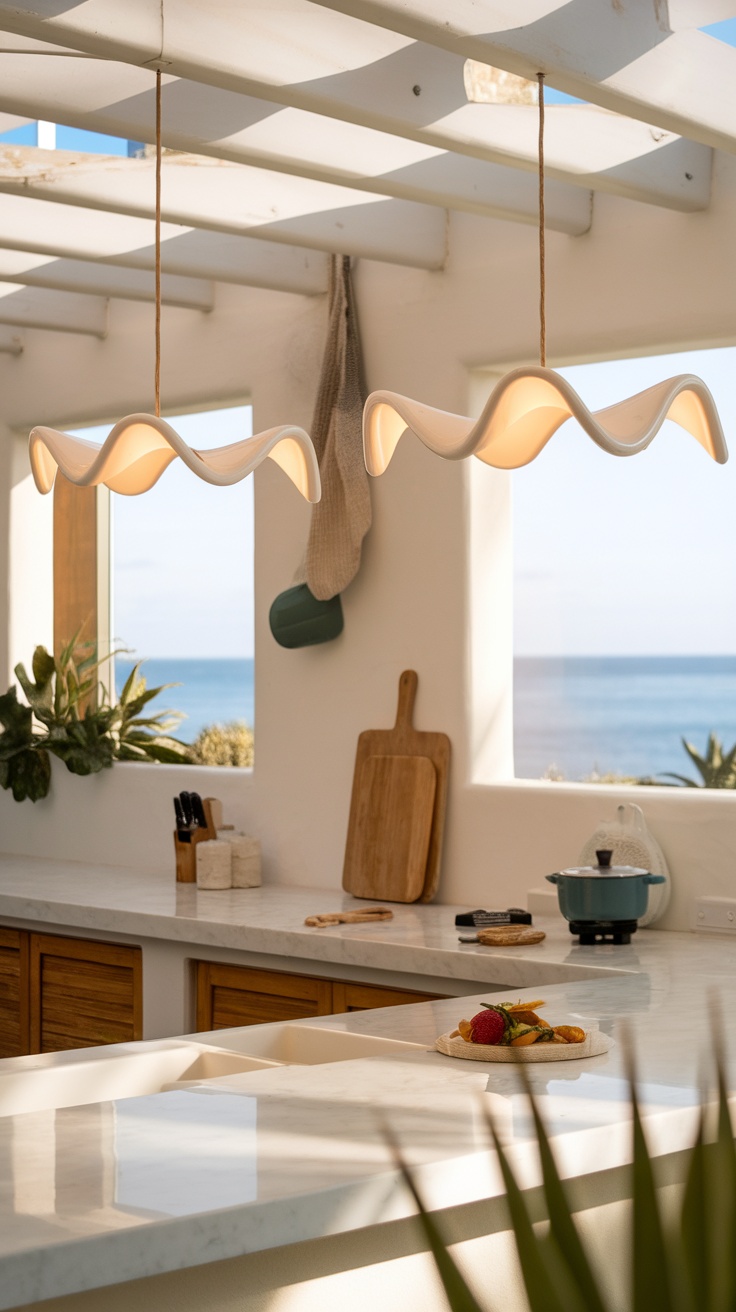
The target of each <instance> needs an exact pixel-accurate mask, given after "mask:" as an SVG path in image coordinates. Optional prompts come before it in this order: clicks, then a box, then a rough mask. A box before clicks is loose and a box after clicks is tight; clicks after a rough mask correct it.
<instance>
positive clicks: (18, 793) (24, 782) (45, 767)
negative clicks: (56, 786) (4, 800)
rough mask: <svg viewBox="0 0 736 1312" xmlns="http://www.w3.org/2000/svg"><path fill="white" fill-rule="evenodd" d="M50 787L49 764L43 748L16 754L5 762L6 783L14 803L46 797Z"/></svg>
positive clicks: (46, 753)
mask: <svg viewBox="0 0 736 1312" xmlns="http://www.w3.org/2000/svg"><path fill="white" fill-rule="evenodd" d="M50 785H51V762H50V760H49V754H48V752H46V751H44V750H43V748H38V749H33V750H31V749H28V750H26V751H23V752H18V753H17V755H15V756H13V757H12V758H11V760H9V761H8V762H7V773H6V783H5V784H4V785H3V787H4V788H10V789H11V791H12V793H13V797H14V798H15V801H16V802H24V801H25V800H26V798H30V800H31V801H32V802H37V801H39V799H40V798H42V797H46V795H47V793H48V791H49V787H50Z"/></svg>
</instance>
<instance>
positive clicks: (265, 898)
mask: <svg viewBox="0 0 736 1312" xmlns="http://www.w3.org/2000/svg"><path fill="white" fill-rule="evenodd" d="M125 881H127V882H125ZM0 890H1V891H0V917H2V916H5V917H6V918H7V917H14V918H19V919H27V920H38V921H46V922H48V923H55V924H69V925H76V926H77V927H79V926H80V925H84V926H88V927H90V928H95V927H101V928H105V929H108V930H109V929H117V930H119V931H120V932H131V933H132V932H137V933H138V934H141V933H144V932H148V933H150V934H152V935H156V936H157V937H176V938H182V939H184V940H187V941H205V942H222V941H223V940H222V938H220V937H218V936H219V935H221V934H223V935H224V934H226V933H229V934H231V935H232V936H233V937H232V938H228V939H227V942H228V943H232V944H233V945H234V946H240V947H244V948H245V947H249V946H251V945H252V946H254V947H255V945H256V943H257V948H258V950H259V951H264V950H267V951H270V952H278V951H282V952H286V951H290V952H292V953H296V954H298V955H299V956H300V957H302V958H311V959H314V960H319V961H336V960H346V961H353V962H356V963H359V964H371V965H376V964H378V965H382V966H383V965H387V964H390V966H391V967H392V968H394V969H407V968H408V969H415V970H421V971H422V972H423V973H425V974H426V973H433V974H441V973H442V972H443V971H445V972H447V973H448V974H454V975H455V977H457V978H472V977H473V974H472V973H473V972H474V971H486V972H487V974H486V978H498V977H499V970H498V968H497V967H496V966H495V965H494V966H492V967H490V968H489V967H488V966H487V965H485V962H486V961H487V960H488V959H489V957H492V958H496V957H497V956H498V955H500V953H501V952H502V953H503V956H504V965H503V974H504V976H505V977H506V978H507V979H509V985H508V988H507V989H506V991H505V992H504V993H503V994H498V993H497V994H495V999H496V1000H497V1001H502V1000H504V999H505V1000H509V998H510V997H512V998H514V999H515V998H518V997H526V998H528V999H532V998H540V997H541V998H544V999H545V1000H546V1004H547V1005H546V1010H545V1015H547V1016H548V1018H549V1019H550V1020H551V1021H552V1022H553V1023H561V1022H563V1021H567V1022H573V1023H574V1022H576V1021H577V1022H578V1023H581V1024H583V1025H591V1024H593V1025H598V1026H599V1027H600V1029H601V1030H602V1031H604V1032H605V1033H607V1034H608V1035H610V1036H611V1037H612V1038H613V1040H614V1044H613V1046H612V1047H611V1049H610V1051H608V1052H607V1053H605V1054H603V1055H602V1056H599V1057H595V1058H591V1059H588V1060H573V1061H568V1062H564V1063H560V1064H559V1065H558V1064H549V1065H547V1064H545V1065H540V1066H532V1067H530V1068H529V1069H530V1075H531V1083H532V1086H533V1088H534V1090H535V1092H536V1093H537V1095H538V1098H539V1100H540V1105H541V1108H542V1112H543V1114H544V1116H545V1118H546V1121H547V1124H548V1126H549V1128H550V1130H551V1133H552V1134H553V1136H554V1137H555V1142H556V1148H557V1154H558V1158H559V1161H560V1164H561V1167H562V1169H563V1172H564V1173H566V1174H567V1175H569V1176H571V1177H586V1178H587V1177H589V1178H590V1179H591V1180H595V1179H596V1178H597V1177H598V1175H599V1173H601V1172H605V1171H608V1170H609V1169H610V1168H614V1167H618V1166H621V1165H622V1164H623V1163H626V1162H627V1161H628V1160H629V1153H630V1146H629V1138H630V1124H629V1115H628V1098H627V1084H626V1078H625V1072H624V1063H623V1060H622V1044H621V1038H622V1033H623V1027H624V1025H627V1026H628V1027H629V1030H630V1032H631V1033H632V1035H633V1039H634V1043H635V1045H636V1051H637V1054H638V1063H639V1074H640V1095H641V1101H642V1105H643V1109H644V1113H645V1117H646V1121H647V1132H648V1137H649V1140H650V1144H651V1146H652V1148H653V1150H654V1151H655V1152H656V1153H660V1154H668V1153H677V1152H679V1151H680V1150H681V1149H682V1148H683V1147H685V1146H686V1145H687V1143H688V1142H689V1141H690V1139H691V1137H692V1135H693V1133H694V1125H695V1119H696V1106H697V1102H698V1097H699V1088H700V1083H701V1074H702V1069H703V1064H702V1063H703V1058H704V1055H705V1054H706V1053H707V1050H708V1036H707V1031H708V1025H707V996H708V992H709V990H710V989H711V988H713V987H715V988H717V989H720V990H721V991H722V992H723V994H724V996H725V997H726V998H729V997H730V996H731V993H732V991H733V988H734V984H736V942H734V940H733V939H732V938H730V937H728V936H726V935H723V936H721V935H717V934H714V935H708V936H705V935H702V936H701V935H698V934H676V933H668V932H661V931H656V930H651V931H640V932H639V933H638V934H637V935H636V938H635V940H634V942H633V943H632V945H631V946H630V947H619V948H614V947H608V946H605V947H598V948H579V947H576V946H575V945H574V944H572V943H571V941H570V937H569V934H568V932H567V929H566V926H565V925H564V924H563V923H561V922H559V921H557V920H555V919H550V920H549V921H548V922H542V921H541V920H539V919H538V918H537V923H540V924H541V923H543V924H544V927H545V928H546V929H548V931H549V933H548V938H547V940H545V943H544V944H542V945H541V947H540V948H531V949H529V950H528V951H526V952H522V953H520V954H518V951H519V950H518V949H517V950H511V949H507V950H492V949H480V948H478V947H476V946H475V945H472V944H471V945H460V944H459V943H457V941H456V933H455V930H454V926H453V923H452V919H453V915H452V913H453V909H452V908H448V907H436V906H433V907H396V908H395V912H396V917H395V920H394V921H393V922H390V923H389V924H388V925H386V924H382V925H380V926H365V925H363V926H361V925H358V926H352V927H343V928H340V929H338V930H323V931H317V930H312V931H308V930H305V928H304V926H303V924H302V923H301V922H302V921H303V919H304V915H306V914H308V913H310V912H317V911H328V910H330V909H333V908H335V907H339V906H341V905H344V904H345V903H346V902H348V901H349V900H350V899H347V898H344V897H343V896H342V895H341V894H336V893H334V892H333V893H328V892H324V891H322V892H312V891H307V890H287V889H283V888H281V889H280V888H272V889H260V890H248V891H244V892H243V893H242V894H239V893H230V894H224V895H223V894H219V893H210V894H203V893H199V892H198V891H197V890H196V889H194V888H189V887H186V886H184V887H182V886H179V887H177V886H176V885H175V884H174V883H173V882H169V881H166V882H165V881H163V880H161V879H160V878H158V877H155V876H149V875H146V876H132V875H131V872H115V871H111V870H109V869H108V870H101V871H94V872H92V873H90V872H85V871H84V870H82V869H81V868H79V867H73V866H68V865H65V864H63V863H51V862H49V863H39V862H33V863H24V862H23V861H20V860H18V859H14V858H4V859H3V861H2V868H1V869H0ZM143 925H145V926H147V930H144V929H143V928H142V926H143ZM198 934H205V935H213V936H214V937H205V939H204V940H202V939H200V938H197V937H196V936H197V935H198ZM264 935H265V936H266V939H267V946H266V947H264ZM278 944H280V945H281V946H280V947H279V946H278ZM516 954H518V955H516ZM406 957H408V959H409V960H410V962H411V963H413V964H412V965H411V966H409V967H407V966H406V964H405V958H406ZM398 962H401V963H402V964H401V965H398V964H397V963H398ZM416 963H420V964H416ZM493 996H494V995H492V994H490V993H489V992H487V991H486V992H480V991H474V993H473V996H468V997H455V998H448V999H445V1000H442V1001H437V1002H432V1003H426V1004H420V1005H415V1006H410V1007H395V1008H386V1009H382V1010H379V1011H367V1012H357V1013H354V1014H350V1015H344V1016H336V1017H328V1018H322V1019H318V1020H310V1021H300V1022H292V1023H291V1027H292V1029H293V1028H294V1027H296V1028H298V1029H299V1030H301V1031H303V1030H305V1029H306V1030H307V1031H308V1034H309V1036H310V1042H313V1043H314V1044H315V1045H316V1044H317V1041H318V1036H316V1035H315V1031H320V1032H324V1031H338V1032H342V1033H347V1034H350V1035H355V1036H361V1035H364V1036H383V1037H385V1038H388V1039H394V1040H399V1041H404V1042H411V1043H414V1044H418V1045H424V1046H419V1047H416V1048H414V1049H411V1050H409V1049H405V1050H401V1049H396V1050H395V1051H394V1052H391V1053H384V1052H380V1053H376V1054H375V1055H372V1056H365V1057H362V1058H359V1059H351V1060H345V1061H339V1062H335V1061H334V1060H332V1059H330V1060H328V1061H327V1062H325V1063H324V1064H321V1065H283V1066H276V1067H272V1068H269V1069H262V1070H254V1071H252V1072H249V1073H245V1074H234V1075H222V1076H219V1077H218V1078H215V1079H211V1080H209V1081H207V1082H206V1083H199V1084H197V1085H194V1086H192V1087H186V1088H178V1089H175V1090H172V1091H169V1092H160V1093H150V1094H145V1095H143V1096H139V1097H130V1096H126V1097H117V1098H113V1099H112V1100H107V1101H101V1102H96V1103H90V1104H88V1105H84V1106H69V1107H64V1106H62V1107H59V1108H57V1109H56V1110H51V1109H43V1108H41V1109H40V1110H37V1111H27V1112H24V1113H22V1114H18V1115H8V1116H4V1117H3V1116H1V1115H0V1162H2V1169H0V1273H1V1274H2V1279H1V1280H0V1308H11V1307H17V1306H23V1305H27V1304H30V1303H34V1302H36V1301H39V1300H42V1299H45V1298H50V1297H52V1296H54V1295H59V1294H63V1293H70V1294H72V1293H79V1292H81V1291H82V1290H85V1289H91V1288H99V1287H102V1286H105V1285H109V1284H114V1283H119V1282H122V1281H125V1280H128V1279H131V1278H133V1277H139V1276H143V1275H147V1274H155V1273H158V1272H164V1271H174V1270H180V1269H184V1268H188V1267H191V1266H195V1265H197V1264H199V1263H205V1262H216V1261H218V1260H222V1259H227V1258H229V1257H233V1256H236V1255H238V1254H242V1253H247V1252H257V1251H263V1250H267V1249H272V1248H277V1247H279V1246H281V1245H285V1244H290V1243H295V1242H301V1241H305V1240H310V1239H315V1238H319V1237H328V1236H334V1235H338V1234H341V1233H345V1232H348V1231H360V1230H362V1229H365V1228H370V1227H371V1226H374V1225H378V1224H382V1223H384V1222H386V1221H387V1220H391V1219H394V1218H398V1217H403V1216H407V1215H410V1214H411V1213H412V1211H413V1205H412V1203H411V1201H410V1199H409V1198H408V1196H407V1193H406V1191H405V1189H404V1187H403V1186H402V1185H401V1183H400V1182H399V1180H398V1177H397V1172H396V1170H395V1168H394V1166H393V1164H392V1161H391V1158H390V1155H389V1153H388V1151H387V1148H386V1143H385V1139H384V1133H383V1129H382V1123H381V1117H383V1118H385V1120H386V1121H387V1122H388V1124H389V1125H390V1126H391V1127H392V1129H393V1130H394V1132H395V1134H396V1136H397V1138H398V1139H399V1141H400V1143H401V1144H402V1146H403V1149H404V1151H405V1153H406V1157H407V1159H408V1161H409V1162H410V1163H411V1164H412V1166H413V1167H414V1168H415V1170H416V1175H417V1180H418V1183H419V1184H420V1186H421V1188H422V1191H423V1193H424V1195H425V1198H426V1200H427V1202H428V1204H429V1205H430V1206H431V1207H435V1208H438V1209H441V1210H443V1211H445V1212H448V1213H452V1210H453V1209H455V1208H463V1207H465V1206H466V1205H467V1204H468V1203H472V1202H474V1201H475V1200H477V1199H479V1198H482V1197H491V1196H495V1195H498V1194H500V1193H501V1191H502V1187H501V1183H500V1181H499V1177H498V1171H497V1166H496V1163H495V1158H494V1156H493V1154H492V1153H491V1152H490V1151H489V1149H488V1129H487V1125H486V1121H485V1112H486V1111H490V1113H491V1114H492V1115H493V1116H494V1118H495V1120H496V1123H497V1125H498V1126H499V1128H500V1130H501V1133H502V1134H503V1136H504V1138H505V1139H506V1142H507V1143H508V1144H509V1151H510V1154H511V1157H512V1160H513V1161H514V1163H515V1165H516V1168H517V1170H518V1172H519V1175H520V1178H521V1180H522V1182H523V1183H524V1184H532V1183H535V1182H536V1180H537V1163H536V1154H535V1152H534V1150H533V1145H532V1142H531V1140H532V1135H531V1127H530V1121H529V1116H528V1112H527V1108H526V1103H525V1099H524V1097H523V1095H522V1093H521V1091H520V1088H519V1083H518V1079H517V1077H516V1074H515V1072H514V1071H513V1069H512V1068H510V1067H508V1066H499V1065H495V1064H485V1063H476V1062H463V1061H456V1060H453V1059H452V1058H449V1057H443V1056H441V1055H440V1054H439V1053H437V1052H435V1051H433V1050H432V1045H433V1042H434V1039H435V1038H436V1036H437V1035H438V1034H440V1033H443V1032H446V1031H448V1030H450V1029H452V1028H454V1027H455V1026H456V1025H457V1022H458V1020H459V1019H460V1018H461V1017H462V1016H472V1015H473V1014H474V1012H475V1011H477V1010H478V1009H479V1005H480V1002H481V1001H489V1000H491V999H492V997H493ZM725 1013H726V1028H727V1041H728V1042H729V1043H730V1047H731V1051H732V1052H734V1051H736V1020H733V1021H732V1019H731V1014H730V1011H729V1009H728V1007H726V1008H725ZM257 1028H258V1029H261V1028H262V1027H257ZM282 1028H283V1027H282ZM254 1033H255V1031H254V1030H251V1031H249V1030H247V1029H239V1030H232V1031H228V1030H222V1031H218V1032H216V1033H213V1034H211V1035H197V1036H196V1039H197V1042H199V1043H204V1044H205V1045H206V1044H211V1045H212V1046H213V1047H219V1048H225V1049H231V1050H232V1051H236V1052H246V1053H247V1051H248V1047H249V1044H250V1045H251V1046H252V1043H253V1038H252V1036H253V1034H254ZM163 1042H171V1041H156V1042H151V1043H148V1044H140V1045H127V1046H128V1047H132V1048H135V1050H136V1051H139V1052H141V1053H143V1052H152V1051H155V1050H156V1049H157V1046H158V1047H160V1045H161V1043H163ZM92 1051H93V1052H94V1054H95V1057H97V1056H98V1055H99V1057H100V1059H104V1058H107V1059H109V1060H112V1059H113V1058H114V1057H115V1050H114V1049H112V1048H110V1049H95V1050H92ZM80 1059H81V1060H83V1057H82V1058H80V1054H64V1053H60V1054H56V1055H53V1056H45V1057H36V1058H18V1059H16V1061H15V1062H12V1061H5V1062H0V1108H1V1105H2V1079H3V1076H4V1075H6V1074H7V1073H8V1072H9V1071H10V1070H13V1071H18V1070H26V1071H27V1072H28V1075H29V1078H38V1077H39V1074H40V1072H41V1069H42V1068H43V1070H44V1071H45V1072H46V1073H49V1072H50V1073H52V1074H53V1071H54V1069H55V1068H58V1067H59V1066H63V1065H64V1064H65V1063H70V1062H72V1061H76V1062H79V1061H80ZM101 1087H102V1086H100V1088H101Z"/></svg>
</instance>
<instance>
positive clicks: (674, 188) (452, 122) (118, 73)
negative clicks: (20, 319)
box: [0, 0, 710, 226]
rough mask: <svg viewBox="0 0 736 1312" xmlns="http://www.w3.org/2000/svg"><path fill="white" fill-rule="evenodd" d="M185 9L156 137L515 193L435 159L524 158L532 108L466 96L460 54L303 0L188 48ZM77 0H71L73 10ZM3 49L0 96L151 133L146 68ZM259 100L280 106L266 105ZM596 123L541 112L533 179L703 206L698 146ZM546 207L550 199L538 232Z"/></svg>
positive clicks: (179, 2) (402, 192)
mask: <svg viewBox="0 0 736 1312" xmlns="http://www.w3.org/2000/svg"><path fill="white" fill-rule="evenodd" d="M189 5H190V0H170V3H169V4H167V9H166V13H167V24H166V30H167V48H166V65H165V66H166V69H167V70H171V72H168V71H167V73H166V74H165V76H164V125H163V126H164V141H165V144H167V145H169V146H171V147H173V148H175V149H179V150H189V151H194V152H196V153H203V154H212V155H215V156H218V157H220V158H224V159H230V160H234V161H243V162H250V163H255V164H261V165H264V166H267V165H268V164H273V165H274V166H275V167H277V168H279V169H286V170H287V171H290V172H301V173H303V174H304V175H305V176H310V177H313V178H319V179H323V180H326V181H342V182H346V181H348V182H355V181H356V180H360V181H361V184H362V185H363V186H364V187H366V188H370V189H373V190H379V189H380V188H381V184H382V182H383V184H384V188H383V189H384V191H385V192H386V194H390V195H394V196H397V197H402V198H405V199H413V200H420V201H426V202H428V203H432V204H438V203H439V204H443V205H448V206H450V207H456V208H474V209H476V210H480V208H481V207H482V206H484V205H485V206H486V207H487V212H492V211H491V208H490V207H492V206H493V205H494V198H495V207H496V210H497V211H500V210H502V209H503V207H504V205H506V206H510V208H511V209H513V208H514V206H515V205H517V204H518V200H517V197H516V194H515V193H512V194H511V196H510V198H507V197H506V196H505V195H504V183H505V180H504V178H503V176H502V175H500V174H498V173H493V171H488V170H487V171H485V172H483V171H481V170H478V169H476V170H475V171H473V170H472V169H471V168H470V167H469V166H468V165H465V167H464V169H462V170H461V169H459V167H458V163H457V161H456V160H452V159H450V160H448V161H445V160H444V159H443V157H442V156H441V155H439V154H438V153H437V152H444V151H453V152H457V153H460V154H463V155H468V156H471V157H476V158H479V159H481V160H483V161H484V162H485V163H486V165H488V164H497V165H500V166H502V167H512V168H520V169H522V170H529V169H532V168H533V167H534V165H535V161H536V128H535V122H534V117H535V116H534V113H533V112H532V113H528V112H527V113H525V112H524V110H525V107H524V106H515V105H514V106H502V105H478V104H469V103H468V102H467V96H466V91H465V82H464V76H463V70H464V65H465V56H464V55H459V54H457V52H456V51H454V50H453V51H448V50H442V49H439V48H438V47H437V46H433V45H431V44H423V43H420V42H415V41H412V40H411V39H409V38H406V37H404V36H400V35H399V36H397V35H396V33H394V32H391V31H382V30H381V29H380V28H377V27H374V26H371V25H369V24H366V23H363V22H360V21H357V20H355V19H349V18H345V17H344V16H343V15H341V14H332V13H331V12H330V11H329V10H327V9H325V8H323V7H320V6H319V5H316V4H312V3H309V0H292V3H291V5H290V10H289V27H290V32H291V40H290V41H289V42H287V41H285V40H284V32H283V18H282V14H281V11H280V10H279V9H278V8H277V7H274V8H273V10H268V9H263V8H262V7H261V6H259V8H258V12H257V14H256V15H254V13H253V8H252V5H249V4H247V3H246V4H242V5H240V6H231V7H230V9H229V10H228V11H227V15H226V19H227V23H226V25H225V24H224V23H219V24H214V25H212V24H210V25H209V27H208V28H207V31H206V36H207V41H203V42H202V43H200V42H198V41H197V40H196V39H195V37H194V35H193V34H194V33H195V31H196V30H197V29H196V23H195V21H194V15H193V14H192V13H191V12H190V10H189ZM182 7H183V10H184V11H186V13H187V15H188V20H191V21H190V22H189V27H188V28H187V25H186V23H184V24H183V27H184V30H183V31H182V30H181V29H182V23H181V22H179V23H178V24H177V22H176V21H175V20H176V17H177V15H178V14H179V13H180V11H181V10H182ZM91 8H92V6H91V5H87V6H85V13H89V11H90V9H91ZM7 15H8V7H7V6H6V5H4V4H3V3H2V2H1V0H0V27H2V26H3V25H4V24H5V23H6V22H9V21H11V20H10V19H9V18H8V16H7ZM66 17H69V16H60V17H59V20H58V23H57V20H54V22H53V24H51V26H54V30H55V31H56V32H57V34H59V35H60V36H65V37H66V39H67V40H69V39H70V35H69V34H70V30H71V31H74V32H76V31H77V30H78V29H77V28H76V27H72V28H71V29H70V28H69V26H68V24H64V23H63V22H62V18H66ZM16 18H17V15H16ZM114 18H115V15H114V14H112V15H110V19H111V23H112V24H113V25H114ZM49 21H50V20H49ZM49 21H47V23H46V24H43V23H40V22H39V20H38V19H36V18H34V16H33V14H30V15H29V14H28V12H27V11H24V22H25V25H26V26H27V27H28V28H29V29H33V30H37V31H42V30H45V29H46V27H49V30H50V26H49ZM111 23H108V24H107V27H106V30H105V31H104V32H101V31H100V30H95V31H89V32H87V33H86V38H85V39H86V44H87V45H88V46H90V47H94V49H95V51H96V52H97V53H98V54H99V55H100V56H101V57H104V58H105V59H107V60H110V59H114V58H115V57H116V56H117V55H119V54H120V53H121V45H120V40H119V37H120V33H118V36H117V38H116V36H115V35H114V34H111ZM213 30H214V32H215V36H217V34H219V36H220V47H219V49H218V48H217V46H216V44H214V45H213V40H212V31H213ZM187 31H188V32H189V38H188V45H187V35H186V34H187ZM4 46H5V47H6V48H7V47H8V46H9V47H11V48H12V49H13V51H14V53H11V54H0V106H6V107H10V108H12V109H14V110H18V111H20V110H21V109H25V110H26V112H29V113H31V114H35V115H37V116H38V117H44V116H46V115H49V116H51V117H53V118H55V119H57V120H58V121H60V122H65V123H69V124H71V125H72V126H76V127H88V128H93V129H94V130H97V131H103V132H110V133H112V134H113V135H117V136H123V137H125V136H129V137H132V138H133V139H137V140H150V139H151V135H152V125H153V122H154V109H153V99H152V95H153V93H152V82H153V75H152V72H151V70H150V69H149V68H140V67H133V66H128V67H127V68H126V67H125V66H124V65H123V64H121V63H115V62H112V63H110V62H108V63H105V64H96V63H95V61H94V60H90V59H89V58H88V57H84V58H82V57H80V58H78V59H77V58H75V57H74V54H73V52H72V51H71V50H67V51H66V52H64V51H63V50H62V49H61V47H59V46H52V45H45V44H44V43H43V42H40V41H38V40H36V39H33V38H32V37H23V36H21V37H18V36H10V37H6V40H5V42H4ZM126 48H127V47H126ZM25 50H33V51H35V52H36V53H35V54H28V55H25V54H24V53H22V52H23V51H25ZM54 51H61V53H60V54H58V55H56V56H55V55H54ZM150 54H151V52H150V51H149V50H148V49H147V48H146V47H145V45H144V46H143V48H140V47H139V46H137V47H136V50H135V52H134V53H133V54H132V55H131V58H133V59H134V60H136V61H138V62H142V63H145V62H147V60H148V58H149V57H150ZM41 56H43V77H42V78H39V76H38V64H39V60H40V58H41ZM174 74H177V75H178V76H176V77H175V76H174ZM189 79H194V81H191V80H189ZM198 82H199V83H203V84H206V85H207V90H204V88H203V86H202V85H200V86H198V85H197V83H198ZM231 88H237V94H235V93H234V91H233V90H232V89H231ZM274 104H280V105H282V106H285V107H287V108H285V109H282V111H281V112H278V111H277V110H275V109H274V107H273V106H274ZM317 116H320V117H317ZM332 120H336V121H332ZM602 120H603V115H601V114H600V113H597V112H596V111H595V110H594V109H592V108H590V107H588V106H579V107H576V108H575V110H574V111H571V107H569V106H558V107H550V108H549V110H548V118H547V150H546V157H547V159H546V162H547V173H548V177H550V178H552V179H556V180H557V181H559V182H569V183H574V184H576V185H578V186H582V187H590V188H592V189H596V190H601V191H610V192H614V193H616V194H619V195H624V196H628V197H631V198H633V199H637V200H643V201H647V202H649V203H652V204H658V205H665V206H670V207H672V208H675V209H686V210H693V209H699V208H703V207H704V206H706V205H707V203H708V199H709V188H710V154H709V152H708V151H707V150H706V149H705V148H704V147H703V146H701V145H698V144H696V143H694V142H691V141H682V140H680V139H679V137H677V136H676V135H675V134H673V133H671V132H663V131H662V129H661V128H660V129H655V130H654V131H653V130H652V129H651V128H650V126H649V125H648V124H647V123H640V122H638V121H637V120H627V119H621V118H611V119H610V121H608V122H605V123H604V122H603V121H602ZM511 123H514V128H513V130H512V132H511V136H509V135H508V134H509V128H510V125H511ZM349 125H350V126H349ZM392 138H394V140H392ZM399 139H401V140H399ZM409 142H414V143H417V145H418V146H424V147H426V148H427V149H425V150H416V149H413V148H412V147H411V146H410V145H409V144H408V143H409ZM428 152H429V153H428ZM578 152H579V155H578ZM510 185H511V184H510V183H509V187H510ZM554 201H555V197H554V194H552V195H551V203H552V208H551V218H552V223H553V226H554V217H555V215H554ZM501 217H516V216H515V215H514V214H511V215H503V214H501Z"/></svg>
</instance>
